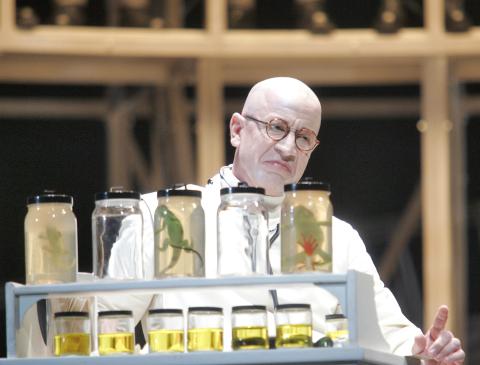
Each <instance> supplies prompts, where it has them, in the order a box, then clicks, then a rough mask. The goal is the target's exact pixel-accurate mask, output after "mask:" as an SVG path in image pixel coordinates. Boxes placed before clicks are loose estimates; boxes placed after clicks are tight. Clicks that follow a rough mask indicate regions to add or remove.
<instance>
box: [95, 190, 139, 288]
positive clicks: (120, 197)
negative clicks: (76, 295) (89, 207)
mask: <svg viewBox="0 0 480 365" xmlns="http://www.w3.org/2000/svg"><path fill="white" fill-rule="evenodd" d="M92 243H93V271H94V273H95V276H96V277H97V278H110V279H144V268H143V217H142V214H141V211H140V193H138V192H135V191H123V190H115V189H112V191H106V192H101V193H97V194H95V209H94V211H93V213H92Z"/></svg>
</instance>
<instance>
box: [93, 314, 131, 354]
mask: <svg viewBox="0 0 480 365" xmlns="http://www.w3.org/2000/svg"><path fill="white" fill-rule="evenodd" d="M134 346H135V332H134V323H133V313H132V311H130V310H113V311H103V312H98V353H99V354H100V355H121V354H132V353H133V350H134Z"/></svg>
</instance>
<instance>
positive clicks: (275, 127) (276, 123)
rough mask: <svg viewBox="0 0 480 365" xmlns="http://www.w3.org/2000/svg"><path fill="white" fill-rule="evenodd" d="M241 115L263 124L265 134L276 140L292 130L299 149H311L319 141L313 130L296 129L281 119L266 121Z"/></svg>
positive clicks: (306, 150)
mask: <svg viewBox="0 0 480 365" xmlns="http://www.w3.org/2000/svg"><path fill="white" fill-rule="evenodd" d="M243 117H244V118H246V119H249V120H251V121H252V122H256V123H260V124H263V125H265V131H266V132H267V136H269V137H270V138H271V139H273V140H274V141H277V142H278V141H281V140H282V139H284V138H285V137H286V136H288V134H289V133H290V132H294V133H295V145H296V146H297V148H298V149H299V150H300V151H304V152H308V151H312V150H313V149H314V148H315V147H317V146H318V144H319V143H320V141H319V140H318V139H317V135H316V134H315V132H314V131H312V130H310V129H308V128H300V129H298V130H295V129H292V128H290V126H289V125H288V123H287V122H286V121H284V120H283V119H280V118H273V119H272V120H270V121H268V122H264V121H262V120H258V119H256V118H254V117H251V116H249V115H244V116H243Z"/></svg>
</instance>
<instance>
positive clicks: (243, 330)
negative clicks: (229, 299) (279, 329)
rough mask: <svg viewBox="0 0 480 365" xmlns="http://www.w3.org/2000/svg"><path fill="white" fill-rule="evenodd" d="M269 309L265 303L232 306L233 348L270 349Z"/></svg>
mask: <svg viewBox="0 0 480 365" xmlns="http://www.w3.org/2000/svg"><path fill="white" fill-rule="evenodd" d="M267 328H268V326H267V310H266V307H265V306H264V305H242V306H235V307H232V349H233V350H261V349H268V330H267Z"/></svg>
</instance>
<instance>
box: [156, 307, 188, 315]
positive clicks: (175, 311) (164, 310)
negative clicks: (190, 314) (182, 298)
mask: <svg viewBox="0 0 480 365" xmlns="http://www.w3.org/2000/svg"><path fill="white" fill-rule="evenodd" d="M148 314H183V311H182V310H181V309H171V308H157V309H150V310H149V311H148Z"/></svg>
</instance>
